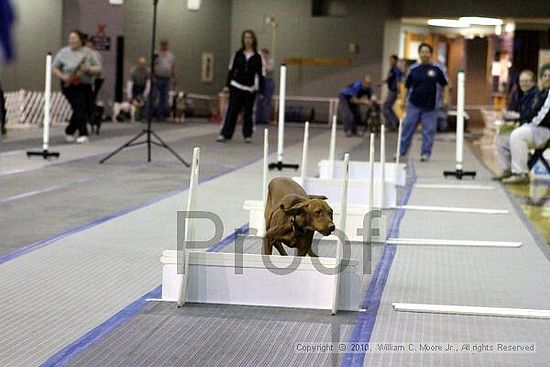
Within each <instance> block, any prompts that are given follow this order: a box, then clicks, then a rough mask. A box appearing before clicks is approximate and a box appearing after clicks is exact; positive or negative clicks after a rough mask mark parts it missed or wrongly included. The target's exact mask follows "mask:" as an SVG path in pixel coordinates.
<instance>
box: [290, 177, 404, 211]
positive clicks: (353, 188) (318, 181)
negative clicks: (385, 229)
mask: <svg viewBox="0 0 550 367" xmlns="http://www.w3.org/2000/svg"><path fill="white" fill-rule="evenodd" d="M292 179H293V180H294V181H295V182H297V183H298V184H299V185H301V186H302V187H303V188H304V190H306V192H307V193H308V194H312V195H325V196H326V197H327V198H328V201H329V202H330V203H331V205H333V204H338V203H339V202H340V191H341V190H342V180H341V179H323V178H311V177H308V178H307V179H306V182H305V184H302V179H301V178H300V177H293V178H292ZM369 186H370V185H369V183H368V181H363V180H349V183H348V190H349V193H348V206H349V205H365V206H366V205H369V195H368V193H369ZM381 190H384V196H382V191H381ZM382 197H383V198H384V203H381V198H382ZM396 202H397V193H396V190H395V185H393V184H392V183H389V182H387V183H386V185H383V186H381V185H379V184H377V182H376V181H375V183H374V202H373V203H372V206H373V207H375V208H392V207H394V206H395V205H396Z"/></svg>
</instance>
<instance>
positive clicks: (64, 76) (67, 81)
mask: <svg viewBox="0 0 550 367" xmlns="http://www.w3.org/2000/svg"><path fill="white" fill-rule="evenodd" d="M61 80H63V81H64V82H65V83H69V82H70V81H71V76H70V75H66V74H64V75H63V77H62V78H61Z"/></svg>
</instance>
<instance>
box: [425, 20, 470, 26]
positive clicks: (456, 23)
mask: <svg viewBox="0 0 550 367" xmlns="http://www.w3.org/2000/svg"><path fill="white" fill-rule="evenodd" d="M428 25H431V26H434V27H449V28H467V27H469V26H470V23H468V22H465V21H462V20H456V19H430V20H428Z"/></svg>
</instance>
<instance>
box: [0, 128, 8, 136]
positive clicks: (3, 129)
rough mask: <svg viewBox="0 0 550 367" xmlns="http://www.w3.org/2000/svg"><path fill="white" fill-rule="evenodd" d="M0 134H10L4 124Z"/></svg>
mask: <svg viewBox="0 0 550 367" xmlns="http://www.w3.org/2000/svg"><path fill="white" fill-rule="evenodd" d="M0 134H1V135H2V136H5V135H7V134H8V130H6V128H5V127H4V126H2V127H0Z"/></svg>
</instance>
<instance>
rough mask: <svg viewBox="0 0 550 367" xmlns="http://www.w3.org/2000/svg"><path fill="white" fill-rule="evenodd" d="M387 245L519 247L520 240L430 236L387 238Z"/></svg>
mask: <svg viewBox="0 0 550 367" xmlns="http://www.w3.org/2000/svg"><path fill="white" fill-rule="evenodd" d="M386 243H387V244H389V245H419V246H461V247H521V246H522V243H521V242H508V241H471V240H442V239H430V238H388V240H387V241H386Z"/></svg>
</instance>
